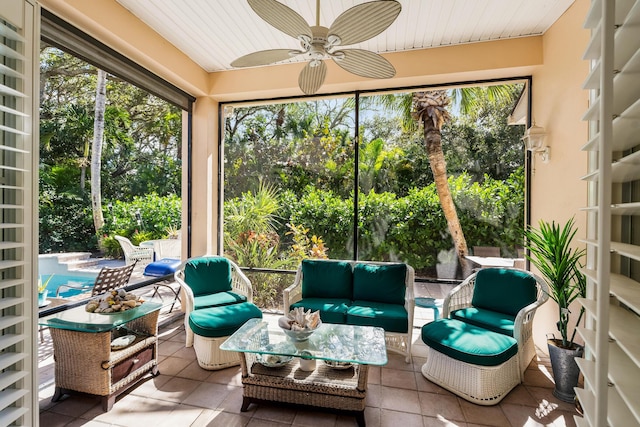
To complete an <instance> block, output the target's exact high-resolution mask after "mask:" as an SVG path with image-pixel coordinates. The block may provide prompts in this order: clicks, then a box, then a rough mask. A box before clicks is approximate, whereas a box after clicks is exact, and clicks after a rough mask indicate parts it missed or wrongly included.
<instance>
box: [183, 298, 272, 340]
mask: <svg viewBox="0 0 640 427" xmlns="http://www.w3.org/2000/svg"><path fill="white" fill-rule="evenodd" d="M254 318H258V319H261V318H262V311H260V309H259V308H258V307H256V306H255V305H254V304H252V303H250V302H242V303H239V304H230V305H225V306H220V307H209V308H203V309H201V310H194V311H192V312H191V313H189V327H190V328H191V330H192V331H193V333H194V334H196V335H200V336H201V337H208V338H219V337H227V336H229V335H231V334H233V333H234V332H235V331H237V330H238V329H240V326H242V325H243V324H244V323H245V322H246V321H247V320H249V319H254Z"/></svg>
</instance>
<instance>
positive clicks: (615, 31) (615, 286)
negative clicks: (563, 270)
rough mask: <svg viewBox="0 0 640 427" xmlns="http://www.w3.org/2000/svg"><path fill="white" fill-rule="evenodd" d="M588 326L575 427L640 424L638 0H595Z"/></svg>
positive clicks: (591, 19)
mask: <svg viewBox="0 0 640 427" xmlns="http://www.w3.org/2000/svg"><path fill="white" fill-rule="evenodd" d="M585 27H586V28H589V29H590V30H591V42H590V44H589V46H588V48H587V51H586V53H585V59H587V60H590V61H591V73H590V75H589V77H588V78H587V81H586V82H585V84H584V87H585V88H586V89H589V90H590V107H589V109H588V111H587V112H586V114H585V117H584V118H585V120H588V121H589V131H590V140H589V141H588V142H587V144H586V145H585V146H584V150H586V151H588V152H589V172H590V173H589V174H588V175H587V176H586V177H585V179H586V180H588V181H589V182H590V184H589V206H588V207H587V208H586V212H587V218H588V234H587V239H588V240H587V241H586V243H587V266H586V269H585V273H586V275H587V277H588V295H587V298H586V299H584V300H581V304H582V305H583V306H584V307H585V308H586V313H587V316H586V321H587V322H586V326H585V327H584V328H581V329H580V330H579V331H580V335H582V337H583V338H584V341H585V345H586V350H587V352H586V355H587V357H585V359H581V360H579V361H578V366H579V367H580V370H581V371H582V373H583V374H584V379H585V380H584V389H577V396H578V398H579V400H580V403H581V404H582V407H583V408H584V416H583V417H576V424H577V425H578V426H579V427H581V426H597V427H605V426H611V427H633V426H640V0H615V1H614V0H592V4H591V9H590V11H589V14H588V16H587V19H586V22H585Z"/></svg>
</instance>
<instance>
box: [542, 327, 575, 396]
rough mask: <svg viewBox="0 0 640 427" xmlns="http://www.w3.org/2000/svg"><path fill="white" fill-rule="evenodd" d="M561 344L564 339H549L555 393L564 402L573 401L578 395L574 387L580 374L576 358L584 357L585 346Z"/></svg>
mask: <svg viewBox="0 0 640 427" xmlns="http://www.w3.org/2000/svg"><path fill="white" fill-rule="evenodd" d="M560 344H562V340H558V339H548V340H547V347H548V349H549V357H550V358H551V369H552V370H553V380H554V381H555V383H556V386H555V388H554V389H553V395H554V396H555V397H557V398H558V399H560V400H562V401H563V402H570V403H573V402H574V400H575V397H576V392H575V391H574V388H575V387H576V386H577V385H578V377H579V376H580V368H578V365H577V364H576V361H575V358H576V357H582V354H583V352H584V348H583V347H582V346H580V345H574V348H562V347H560Z"/></svg>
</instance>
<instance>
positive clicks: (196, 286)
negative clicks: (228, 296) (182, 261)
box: [184, 256, 231, 296]
mask: <svg viewBox="0 0 640 427" xmlns="http://www.w3.org/2000/svg"><path fill="white" fill-rule="evenodd" d="M184 281H185V283H186V284H187V285H189V287H190V288H191V290H192V291H193V295H194V296H199V295H205V294H212V293H215V292H224V291H230V290H231V264H229V261H228V260H227V259H226V258H224V257H218V256H215V257H202V258H194V259H191V260H189V261H188V262H187V263H186V265H185V266H184Z"/></svg>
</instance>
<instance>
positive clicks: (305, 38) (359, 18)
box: [231, 0, 402, 95]
mask: <svg viewBox="0 0 640 427" xmlns="http://www.w3.org/2000/svg"><path fill="white" fill-rule="evenodd" d="M247 1H248V3H249V5H250V6H251V8H252V9H253V10H254V12H256V14H257V15H258V16H260V18H262V19H263V20H265V21H266V22H267V23H268V24H270V25H271V26H273V27H275V28H277V29H278V30H280V31H282V32H283V33H285V34H288V35H290V36H291V37H294V38H295V39H297V40H298V41H299V42H300V46H301V47H302V50H289V49H271V50H265V51H258V52H254V53H250V54H248V55H244V56H242V57H240V58H238V59H236V60H235V61H233V62H232V63H231V65H232V66H233V67H252V66H259V65H267V64H273V63H277V62H281V61H284V60H287V59H289V58H291V57H293V56H298V55H301V54H305V56H306V58H307V60H308V61H309V63H307V65H306V66H305V67H304V69H303V70H302V71H301V73H300V75H299V77H298V85H299V86H300V89H301V90H302V91H303V92H304V93H305V94H307V95H311V94H314V93H315V92H316V91H317V90H318V89H320V86H322V84H323V82H324V79H325V77H326V70H327V67H326V64H325V63H324V60H325V59H328V58H331V59H333V60H334V61H335V62H336V63H337V64H338V65H339V66H340V67H341V68H342V69H344V70H345V71H347V72H349V73H352V74H355V75H358V76H361V77H366V78H374V79H379V78H390V77H393V76H394V75H395V68H394V67H393V65H391V63H389V61H387V60H386V59H385V58H384V57H382V56H381V55H379V54H377V53H375V52H372V51H367V50H362V49H352V48H348V49H345V48H342V49H341V50H336V51H335V52H332V50H333V49H335V48H337V47H340V46H343V45H352V44H358V43H361V42H364V41H366V40H369V39H371V38H373V37H375V36H377V35H378V34H380V33H381V32H383V31H384V30H386V29H387V28H388V27H389V26H390V25H391V24H392V23H393V22H394V21H395V20H396V18H397V17H398V15H399V14H400V11H401V10H402V6H401V5H400V3H399V2H398V1H396V0H373V1H369V2H366V3H361V4H359V5H357V6H354V7H352V8H350V9H348V10H346V11H344V12H342V13H341V14H340V15H339V16H338V17H337V18H336V19H335V20H334V22H333V24H332V25H331V27H329V28H327V27H323V26H321V25H320V0H316V25H315V26H310V25H309V24H308V23H307V22H306V21H305V20H304V18H303V17H302V16H301V15H300V14H299V13H298V12H296V11H294V10H293V9H291V8H289V7H288V6H286V5H284V4H282V3H280V2H279V1H278V0H247Z"/></svg>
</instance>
